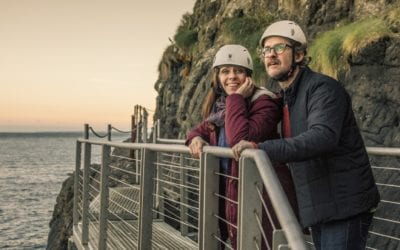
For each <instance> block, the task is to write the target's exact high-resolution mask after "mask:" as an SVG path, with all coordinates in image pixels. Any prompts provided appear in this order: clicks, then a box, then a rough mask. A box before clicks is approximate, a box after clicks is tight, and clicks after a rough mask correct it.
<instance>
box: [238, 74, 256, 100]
mask: <svg viewBox="0 0 400 250" xmlns="http://www.w3.org/2000/svg"><path fill="white" fill-rule="evenodd" d="M253 89H254V84H253V80H252V79H251V77H249V76H248V77H246V80H245V81H244V83H243V84H242V86H240V87H239V88H238V89H237V90H236V92H235V93H236V94H240V95H242V96H243V97H244V98H247V97H249V96H251V94H252V93H253Z"/></svg>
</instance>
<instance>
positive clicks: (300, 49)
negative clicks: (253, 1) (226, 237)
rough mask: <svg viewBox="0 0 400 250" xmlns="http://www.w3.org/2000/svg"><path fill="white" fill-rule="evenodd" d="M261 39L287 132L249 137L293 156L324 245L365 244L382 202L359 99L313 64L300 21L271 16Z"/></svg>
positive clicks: (299, 190)
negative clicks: (358, 116)
mask: <svg viewBox="0 0 400 250" xmlns="http://www.w3.org/2000/svg"><path fill="white" fill-rule="evenodd" d="M260 45H261V47H262V56H263V60H264V64H265V69H266V71H267V73H268V75H269V76H270V77H271V78H273V79H275V80H277V81H278V83H279V85H280V87H281V88H282V94H283V97H284V109H283V111H284V118H283V121H282V123H283V127H282V133H283V137H284V138H283V139H275V140H267V141H265V142H263V143H259V144H255V143H254V142H249V141H241V142H239V143H238V144H236V145H235V146H234V147H233V152H234V155H235V158H236V159H238V158H239V156H240V153H241V152H242V151H243V150H244V149H246V148H259V149H262V150H264V151H265V152H266V153H267V155H268V156H269V158H270V159H271V161H272V162H288V163H289V167H290V170H291V173H292V176H293V180H294V183H295V189H296V194H297V199H298V205H299V212H300V222H301V224H302V226H303V227H311V230H312V236H313V240H314V243H315V247H316V248H317V249H324V250H327V249H332V250H333V249H335V250H340V249H348V250H350V249H351V250H355V249H365V245H366V239H367V235H368V227H369V225H370V224H371V220H372V214H373V211H374V209H375V208H376V206H377V204H378V202H379V199H380V198H379V193H378V189H377V187H376V185H375V181H374V177H373V175H372V171H371V166H370V163H369V159H368V155H367V153H366V150H365V147H364V142H363V140H362V138H361V135H360V131H359V129H358V127H357V124H356V121H355V118H354V114H353V111H352V107H351V100H350V97H349V95H348V94H347V92H346V91H345V89H344V88H343V87H342V86H341V85H340V84H339V83H338V82H337V81H336V80H334V79H332V78H330V77H328V76H325V75H323V74H319V73H316V72H313V71H312V70H311V69H310V68H308V67H307V66H306V65H307V62H308V61H309V60H308V58H307V57H306V54H307V52H306V51H307V40H306V37H305V35H304V33H303V31H302V29H301V28H300V27H299V26H298V25H297V24H296V23H294V22H292V21H279V22H276V23H273V24H271V25H270V26H269V27H268V28H267V29H266V30H265V32H264V34H263V36H262V38H261V40H260Z"/></svg>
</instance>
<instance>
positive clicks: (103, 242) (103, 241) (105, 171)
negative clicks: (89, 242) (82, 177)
mask: <svg viewBox="0 0 400 250" xmlns="http://www.w3.org/2000/svg"><path fill="white" fill-rule="evenodd" d="M109 159H110V146H108V145H103V146H102V161H101V176H100V218H99V223H100V228H99V247H98V249H100V250H105V249H107V219H108V193H109V189H108V175H109V166H108V164H109Z"/></svg>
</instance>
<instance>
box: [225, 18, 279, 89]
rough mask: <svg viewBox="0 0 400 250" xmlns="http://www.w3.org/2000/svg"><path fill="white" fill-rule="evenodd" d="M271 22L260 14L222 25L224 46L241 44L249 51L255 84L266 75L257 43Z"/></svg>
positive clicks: (270, 19) (235, 19) (228, 20)
mask: <svg viewBox="0 0 400 250" xmlns="http://www.w3.org/2000/svg"><path fill="white" fill-rule="evenodd" d="M273 20H274V17H273V16H271V15H267V14H265V13H262V14H259V15H257V14H255V15H253V16H242V17H236V18H231V19H227V20H225V22H224V23H223V25H222V36H223V37H224V38H225V44H227V43H236V44H241V45H243V46H245V47H246V48H247V49H248V50H249V52H250V54H251V56H252V58H253V62H254V72H253V78H254V79H255V81H256V82H257V83H260V82H261V81H263V79H265V75H266V74H265V69H264V65H263V63H262V61H261V59H260V53H259V44H258V43H259V40H260V38H261V35H262V33H263V32H264V30H265V28H266V27H267V26H268V25H269V24H270V23H272V21H273Z"/></svg>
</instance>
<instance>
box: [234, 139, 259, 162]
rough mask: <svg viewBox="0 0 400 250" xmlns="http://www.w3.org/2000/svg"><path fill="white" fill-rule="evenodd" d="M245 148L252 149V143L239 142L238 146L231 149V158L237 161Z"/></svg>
mask: <svg viewBox="0 0 400 250" xmlns="http://www.w3.org/2000/svg"><path fill="white" fill-rule="evenodd" d="M247 148H254V145H253V143H252V142H249V141H245V140H241V141H240V142H239V143H238V144H236V145H235V146H233V147H232V151H233V157H234V158H235V160H236V161H238V160H239V158H240V154H241V153H242V151H243V150H245V149H247Z"/></svg>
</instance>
